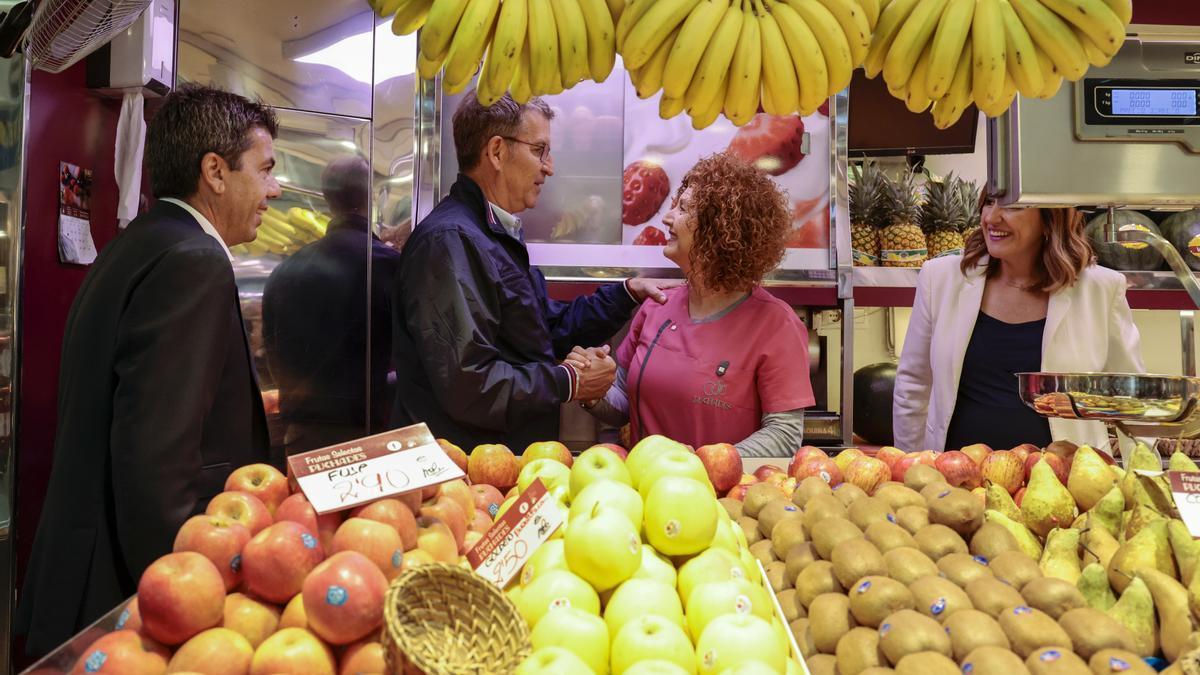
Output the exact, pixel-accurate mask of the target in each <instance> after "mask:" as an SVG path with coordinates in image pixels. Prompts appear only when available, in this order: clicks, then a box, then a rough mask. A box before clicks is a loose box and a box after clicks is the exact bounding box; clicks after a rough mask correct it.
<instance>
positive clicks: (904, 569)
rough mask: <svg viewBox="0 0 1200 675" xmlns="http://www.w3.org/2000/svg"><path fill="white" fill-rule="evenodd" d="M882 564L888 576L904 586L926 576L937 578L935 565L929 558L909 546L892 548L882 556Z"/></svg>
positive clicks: (937, 571)
mask: <svg viewBox="0 0 1200 675" xmlns="http://www.w3.org/2000/svg"><path fill="white" fill-rule="evenodd" d="M883 562H884V563H885V564H886V565H887V569H888V576H889V577H891V578H893V579H895V580H896V581H899V582H900V583H902V584H904V585H905V586H907V585H909V584H911V583H912V582H914V581H916V580H917V579H920V578H921V577H926V576H930V575H932V576H937V575H938V573H939V570H938V567H937V565H936V564H935V563H934V562H933V561H932V560H930V559H929V556H927V555H925V554H924V553H921V552H920V551H918V550H917V549H915V548H912V547H910V546H901V547H900V548H894V549H892V550H890V551H888V552H887V553H884V554H883Z"/></svg>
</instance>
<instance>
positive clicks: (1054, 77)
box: [1034, 47, 1063, 98]
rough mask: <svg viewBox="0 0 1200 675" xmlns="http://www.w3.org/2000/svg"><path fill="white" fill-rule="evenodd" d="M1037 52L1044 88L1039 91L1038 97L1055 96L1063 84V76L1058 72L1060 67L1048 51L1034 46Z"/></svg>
mask: <svg viewBox="0 0 1200 675" xmlns="http://www.w3.org/2000/svg"><path fill="white" fill-rule="evenodd" d="M1034 49H1035V50H1036V54H1037V60H1038V69H1039V70H1041V71H1042V90H1041V91H1040V92H1038V94H1037V97H1038V98H1054V95H1055V94H1057V93H1058V88H1059V87H1061V86H1062V81H1063V76H1062V73H1060V72H1058V68H1057V67H1056V66H1055V65H1054V61H1052V60H1051V59H1050V57H1049V56H1047V55H1046V52H1044V51H1042V50H1041V49H1038V48H1037V47H1034Z"/></svg>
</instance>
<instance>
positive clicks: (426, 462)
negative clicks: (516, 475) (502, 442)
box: [288, 424, 464, 513]
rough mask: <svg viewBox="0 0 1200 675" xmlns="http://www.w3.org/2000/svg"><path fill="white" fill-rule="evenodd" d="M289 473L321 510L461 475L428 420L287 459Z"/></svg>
mask: <svg viewBox="0 0 1200 675" xmlns="http://www.w3.org/2000/svg"><path fill="white" fill-rule="evenodd" d="M288 473H289V474H290V475H291V476H292V477H293V478H295V480H296V482H297V484H298V485H299V486H300V490H301V491H303V492H304V496H305V497H307V498H308V501H309V502H310V503H312V505H313V508H314V509H315V510H316V511H317V513H329V512H330V511H341V510H342V509H348V508H352V507H355V506H358V505H360V504H365V503H367V502H372V501H375V500H376V499H382V498H383V497H390V496H392V495H398V494H401V493H404V492H412V491H413V490H419V489H421V488H423V487H426V486H429V485H436V484H438V483H445V482H446V481H450V480H454V479H455V478H462V477H463V475H464V474H463V472H462V469H459V468H458V465H457V464H455V463H454V460H452V459H450V457H449V456H448V455H446V453H445V452H444V451H443V450H442V448H441V446H439V445H438V444H437V441H436V440H434V438H433V434H432V433H430V431H429V428H428V427H426V426H425V425H424V424H415V425H413V426H411V427H404V428H403V429H394V430H392V431H388V432H386V433H382V434H376V435H374V436H367V437H365V438H360V439H357V440H354V441H348V442H346V443H341V444H339V445H331V446H329V447H327V448H321V449H319V450H313V451H311V452H306V453H303V454H299V455H293V456H291V457H289V458H288Z"/></svg>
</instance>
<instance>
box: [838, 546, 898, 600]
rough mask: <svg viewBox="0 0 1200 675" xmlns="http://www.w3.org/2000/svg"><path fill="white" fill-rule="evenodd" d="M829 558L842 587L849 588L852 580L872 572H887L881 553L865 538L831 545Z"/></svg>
mask: <svg viewBox="0 0 1200 675" xmlns="http://www.w3.org/2000/svg"><path fill="white" fill-rule="evenodd" d="M829 560H830V562H832V563H833V572H834V574H836V575H837V578H838V582H839V583H841V584H842V587H843V588H850V587H851V586H853V585H854V582H856V581H858V580H859V579H861V578H863V577H866V576H870V575H872V574H875V575H884V574H887V565H886V564H885V563H884V562H883V554H882V553H880V552H879V549H877V548H875V545H874V544H872V543H871V542H869V541H867V540H866V539H861V538H854V539H847V540H845V541H843V542H841V543H839V544H838V545H837V546H834V547H833V552H832V553H831V554H830V557H829Z"/></svg>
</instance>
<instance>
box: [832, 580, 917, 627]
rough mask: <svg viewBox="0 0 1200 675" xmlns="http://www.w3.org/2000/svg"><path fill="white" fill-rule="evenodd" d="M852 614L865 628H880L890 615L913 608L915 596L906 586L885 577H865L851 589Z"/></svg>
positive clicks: (849, 592)
mask: <svg viewBox="0 0 1200 675" xmlns="http://www.w3.org/2000/svg"><path fill="white" fill-rule="evenodd" d="M848 595H849V596H850V612H851V613H852V614H854V620H855V621H857V622H858V623H859V624H861V625H863V626H870V627H872V628H875V627H878V626H879V624H881V623H883V620H884V619H886V618H887V617H888V616H889V615H891V614H894V613H896V612H898V611H900V610H902V609H912V608H913V595H912V592H911V591H909V590H908V589H907V588H906V587H905V586H904V584H902V583H900V582H899V581H896V580H895V579H889V578H888V577H885V576H870V577H863V578H862V579H859V580H858V583H856V584H854V586H853V587H852V588H850V589H849V591H848Z"/></svg>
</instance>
